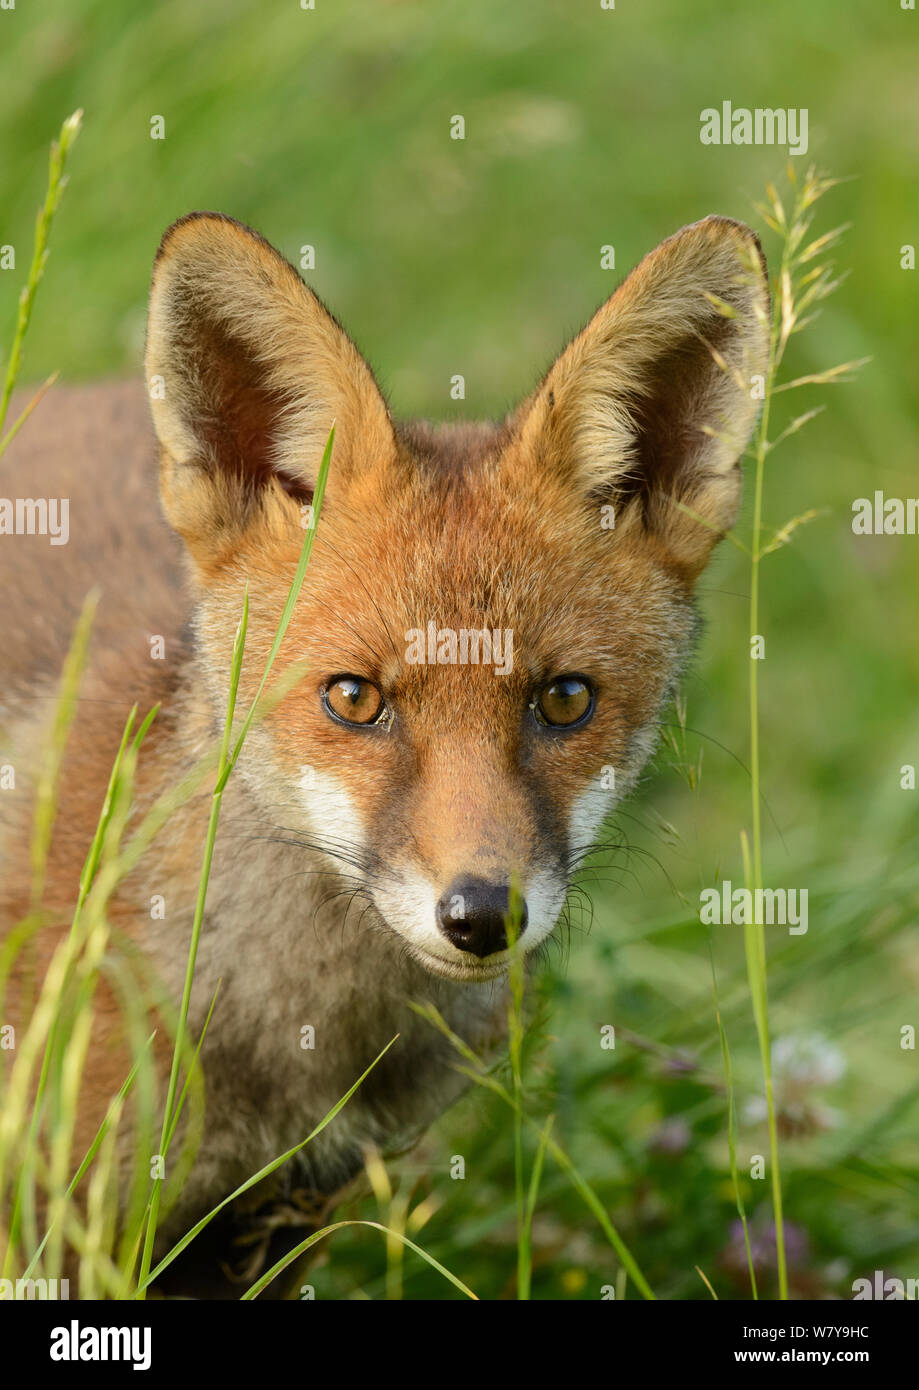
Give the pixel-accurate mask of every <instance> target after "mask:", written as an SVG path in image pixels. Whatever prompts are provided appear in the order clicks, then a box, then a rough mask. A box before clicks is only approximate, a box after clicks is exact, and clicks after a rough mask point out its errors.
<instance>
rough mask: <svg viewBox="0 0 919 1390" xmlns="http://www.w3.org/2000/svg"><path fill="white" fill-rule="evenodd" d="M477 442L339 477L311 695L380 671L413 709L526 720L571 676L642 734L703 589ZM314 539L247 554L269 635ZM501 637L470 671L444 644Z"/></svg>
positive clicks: (275, 541) (297, 625)
mask: <svg viewBox="0 0 919 1390" xmlns="http://www.w3.org/2000/svg"><path fill="white" fill-rule="evenodd" d="M486 429H487V434H486ZM432 434H433V431H432V432H431V433H430V434H429V435H428V440H429V441H430V439H431V435H432ZM469 434H470V431H469V430H468V429H465V428H459V429H455V430H446V429H440V430H438V431H437V437H438V444H439V449H440V457H439V458H437V459H435V458H434V457H432V452H431V446H430V442H429V443H428V452H427V455H426V456H422V457H419V456H418V454H417V453H415V452H414V451H413V456H410V457H406V456H403V457H402V458H401V459H396V460H388V461H386V462H384V463H381V464H380V465H378V466H366V467H364V468H362V469H361V470H360V472H359V476H358V480H357V482H356V483H355V484H354V485H353V486H351V487H348V488H344V487H340V488H336V487H335V483H334V479H333V480H331V481H330V487H329V493H328V496H327V500H326V502H325V503H324V506H323V512H322V521H321V524H320V526H319V527H318V529H317V532H316V537H315V544H314V547H313V551H312V556H311V560H310V565H309V567H308V570H307V573H306V578H305V582H304V585H303V588H302V591H301V594H300V598H299V601H298V603H297V606H296V609H295V611H294V615H293V618H292V621H291V625H290V629H289V632H288V636H287V638H286V640H285V654H287V655H288V656H289V657H291V658H296V659H300V660H302V661H303V662H304V663H305V666H306V668H307V671H308V675H307V685H309V684H312V685H313V686H315V685H316V683H317V680H320V681H321V680H323V679H330V678H332V677H334V676H336V675H343V674H350V675H359V676H363V677H366V678H368V679H372V680H374V681H376V682H377V683H379V684H380V686H381V687H382V688H383V689H384V691H385V692H386V693H387V694H388V695H392V696H393V697H394V698H396V699H398V701H399V703H400V705H401V707H402V708H403V709H404V711H405V712H406V713H409V712H411V713H414V714H415V715H417V716H420V715H424V716H425V718H427V719H429V720H431V719H436V717H437V711H438V709H440V710H441V711H442V713H443V716H444V718H445V720H447V721H448V722H449V721H453V722H454V724H455V727H457V728H459V727H460V723H462V724H466V725H469V726H471V727H476V726H477V725H480V724H481V722H482V719H483V718H484V719H485V720H486V721H488V720H495V719H496V718H498V717H499V716H500V715H501V712H502V711H506V713H507V714H508V715H509V716H513V717H514V718H517V717H518V716H519V711H520V709H521V707H522V705H523V702H524V701H525V699H526V697H527V695H528V694H529V693H530V692H531V691H532V689H533V687H534V686H535V685H537V684H538V683H539V682H541V681H545V680H548V679H549V678H551V677H553V676H557V675H560V674H563V673H566V672H578V673H580V674H582V675H586V676H588V677H589V678H590V679H591V680H592V681H593V682H594V683H595V685H596V687H597V689H598V693H599V694H601V695H602V696H603V700H604V704H606V702H607V700H608V699H609V697H610V696H612V697H613V699H614V702H615V709H616V711H617V714H618V716H619V717H621V719H622V720H623V722H624V723H625V724H627V725H628V724H634V723H638V722H640V721H643V720H644V719H646V718H647V711H648V707H649V706H650V705H652V704H654V703H656V702H658V701H659V700H660V698H661V694H662V691H663V687H664V686H665V685H666V684H667V682H668V681H669V680H670V679H671V678H672V676H673V674H674V666H675V665H676V664H678V659H679V655H680V653H681V651H682V649H683V648H684V646H685V643H686V639H687V636H688V632H689V629H690V627H691V625H692V618H691V616H688V614H689V608H688V602H687V596H686V594H685V593H684V592H683V591H682V590H681V588H680V585H679V584H678V583H677V582H676V580H675V579H674V578H673V576H672V575H671V574H669V573H668V572H667V571H666V569H664V568H662V567H661V566H659V565H657V564H655V562H654V556H653V550H651V549H650V548H649V547H648V546H647V544H631V543H630V542H629V539H628V538H627V537H625V538H623V539H622V540H620V539H619V538H618V537H617V536H616V532H615V529H609V528H606V527H604V526H603V525H602V524H601V508H600V506H599V505H597V506H596V507H594V508H592V507H591V506H590V505H586V504H585V503H584V502H583V501H581V500H579V499H577V498H576V497H572V496H571V494H570V490H566V488H565V487H564V486H563V485H561V484H560V483H559V481H558V480H556V479H555V478H553V477H552V476H551V475H548V476H547V475H545V474H542V475H541V474H540V472H539V469H538V460H535V459H521V458H520V457H519V456H514V457H507V456H504V455H502V454H500V453H499V452H498V451H497V449H496V447H495V441H496V440H499V439H500V432H499V431H498V430H496V429H494V428H488V427H483V428H482V429H481V430H480V431H479V432H478V434H477V437H478V439H479V440H484V439H485V438H488V439H490V440H491V441H492V446H491V447H490V448H487V449H486V448H480V449H479V450H478V452H477V451H476V450H475V449H473V450H471V451H470V454H469V455H467V456H465V457H463V455H462V449H463V444H464V441H465V440H466V439H468V438H469ZM302 536H303V533H302V531H297V530H296V529H295V528H290V530H289V531H288V532H287V533H286V534H285V535H282V536H278V535H275V536H273V537H271V538H265V537H261V538H258V537H253V539H252V546H253V550H252V552H251V553H250V554H248V555H242V556H239V557H238V559H239V560H240V561H241V562H242V563H241V566H240V572H242V571H244V572H245V573H246V574H247V575H248V577H249V582H250V586H252V587H254V588H256V589H259V590H260V591H261V592H260V593H259V603H258V604H256V603H255V602H253V604H252V609H253V615H254V613H255V610H256V608H258V609H259V610H260V611H261V612H262V613H263V614H264V620H265V625H266V627H269V626H270V625H271V624H272V623H273V622H275V621H276V615H277V613H278V611H279V610H280V606H281V605H282V604H283V601H284V598H285V596H286V592H287V586H288V584H289V582H290V577H291V574H292V570H293V567H294V565H295V563H296V559H297V555H298V553H299V547H300V545H301V544H302ZM233 569H234V571H235V570H236V566H234V567H233ZM230 587H231V588H233V587H234V586H233V585H231V586H230ZM231 612H232V606H230V607H228V608H227V617H228V618H229V617H230V615H231ZM224 628H225V631H224V640H225V641H226V640H228V638H229V636H230V630H229V627H228V625H227V624H225V625H224ZM234 629H235V621H234ZM483 629H484V630H485V631H486V632H487V633H488V634H489V646H490V647H491V651H490V653H489V652H488V651H486V652H485V653H483V651H482V647H481V643H480V641H479V640H475V641H470V642H467V644H466V647H465V648H464V649H463V650H464V654H466V653H468V656H467V659H466V660H463V659H462V656H460V657H459V659H456V658H454V659H452V660H451V659H450V657H446V658H445V657H443V656H441V657H440V659H437V657H436V646H437V640H438V635H439V634H441V633H451V634H454V635H459V636H460V637H462V635H463V634H466V636H467V637H468V636H470V635H471V634H480V633H481V632H482V630H483ZM419 641H420V646H421V649H422V650H421V654H420V656H419V654H418V652H417V647H418V644H419ZM413 642H414V645H415V648H416V651H415V654H414V655H412V654H411V645H412V643H413ZM432 644H433V646H432ZM467 714H468V718H467V717H466V716H467ZM456 721H460V722H456Z"/></svg>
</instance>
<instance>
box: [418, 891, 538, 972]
mask: <svg viewBox="0 0 919 1390" xmlns="http://www.w3.org/2000/svg"><path fill="white" fill-rule="evenodd" d="M509 910H510V889H509V888H508V886H507V884H504V883H486V881H485V880H484V879H481V878H461V879H457V880H456V882H455V883H454V884H453V885H452V887H450V888H448V889H447V891H446V893H444V895H443V897H442V898H441V899H440V902H439V903H438V904H437V924H438V926H439V927H440V930H441V931H442V932H443V934H444V936H445V937H446V938H447V940H448V941H450V942H452V943H453V945H454V946H455V947H456V948H457V950H459V951H471V952H472V954H473V955H474V956H478V957H479V959H480V960H481V959H483V958H484V957H485V956H491V955H494V953H495V952H496V951H503V950H504V949H505V948H506V946H507V933H506V931H505V915H506V914H507V912H509ZM517 913H518V916H519V926H518V928H517V934H518V936H522V934H523V931H524V929H525V927H526V924H527V908H526V903H525V902H524V901H523V900H522V899H520V898H518V901H517Z"/></svg>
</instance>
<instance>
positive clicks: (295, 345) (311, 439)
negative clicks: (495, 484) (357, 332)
mask: <svg viewBox="0 0 919 1390" xmlns="http://www.w3.org/2000/svg"><path fill="white" fill-rule="evenodd" d="M145 366H146V375H147V386H148V391H149V394H150V398H151V405H152V409H153V422H154V426H155V429H156V433H157V436H158V438H159V441H160V446H161V460H162V463H161V479H160V485H161V491H162V496H163V503H164V506H165V509H166V513H167V516H168V517H169V519H170V521H171V522H172V524H173V525H174V526H175V528H176V530H177V531H179V533H180V534H181V535H182V536H183V537H184V539H185V541H186V543H187V545H188V547H189V550H190V551H191V553H192V555H193V557H194V558H195V559H197V560H198V561H200V562H202V563H207V562H212V561H215V560H217V559H219V557H220V556H221V555H223V554H225V553H226V552H227V551H228V550H229V549H231V548H232V547H233V545H234V543H235V542H236V540H237V539H238V537H239V535H240V533H241V531H242V530H243V529H244V528H245V527H246V526H247V525H248V524H249V523H250V522H251V521H252V520H253V514H254V513H255V512H256V511H261V513H262V514H263V515H265V513H266V511H267V512H269V513H270V512H271V509H272V508H274V510H275V511H276V512H277V513H278V515H279V516H280V515H281V510H283V511H285V512H287V514H288V516H290V515H291V514H292V513H293V512H294V511H295V510H296V509H297V502H299V501H303V500H309V498H310V496H311V495H312V490H313V487H314V485H315V482H316V475H317V472H318V468H319V462H320V460H321V458H322V453H323V449H324V447H325V444H326V440H327V438H328V433H329V429H330V428H331V426H332V423H333V421H335V422H337V423H336V435H335V438H336V443H335V459H334V463H333V470H334V472H335V473H337V474H338V475H339V476H340V475H341V474H342V473H344V474H345V475H347V473H348V470H349V468H350V466H351V464H352V462H353V458H352V454H353V453H354V451H355V449H356V447H357V441H358V440H359V441H360V449H361V451H362V452H366V453H368V454H370V455H376V456H377V457H379V455H380V453H381V451H386V450H390V449H392V448H393V432H392V426H391V422H390V418H389V412H388V410H387V407H386V403H385V401H384V400H383V397H382V395H381V393H380V391H379V388H378V387H377V385H376V383H375V381H374V379H373V375H372V373H371V371H370V368H369V367H368V365H367V363H366V362H365V361H364V359H363V358H362V357H361V355H360V353H359V352H358V351H357V349H356V348H355V347H354V344H353V343H352V342H351V341H350V339H349V338H348V337H347V335H346V334H345V332H344V330H343V329H342V328H341V327H340V325H339V324H338V323H337V322H336V321H335V319H333V318H332V316H331V315H330V314H329V313H328V311H327V310H326V309H325V307H324V306H323V304H322V303H321V302H320V300H319V299H318V298H317V297H316V295H315V294H313V292H312V291H311V290H309V289H308V288H307V287H306V285H304V283H303V281H302V280H301V279H300V277H299V275H298V274H297V272H296V271H295V270H294V269H293V267H292V266H291V265H289V264H288V262H287V261H285V260H284V259H283V257H282V256H280V255H279V254H278V253H277V252H276V251H275V250H274V249H273V247H271V246H269V244H268V243H267V242H266V241H264V240H263V239H262V238H261V237H260V236H259V235H258V234H257V233H256V232H253V231H251V230H250V229H249V228H248V227H244V226H242V224H241V223H239V222H234V221H233V220H232V219H231V218H228V217H222V216H220V215H219V214H217V213H192V214H191V216H189V217H185V218H183V219H182V220H181V221H179V222H176V223H175V224H174V225H173V226H172V227H171V228H170V229H169V231H168V232H167V233H166V235H165V237H164V238H163V241H162V244H161V246H160V249H159V252H158V253H157V257H156V262H155V264H154V269H153V284H152V288H151V293H150V310H149V316H148V320H147V348H146V363H145ZM291 498H294V499H296V502H295V501H291ZM279 509H281V510H279Z"/></svg>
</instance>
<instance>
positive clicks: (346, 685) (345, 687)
mask: <svg viewBox="0 0 919 1390" xmlns="http://www.w3.org/2000/svg"><path fill="white" fill-rule="evenodd" d="M361 685H362V682H361V681H339V682H338V688H339V690H340V691H341V693H342V694H343V695H344V697H345V699H346V700H350V701H351V704H352V705H356V704H357V702H358V700H359V699H360V698H361Z"/></svg>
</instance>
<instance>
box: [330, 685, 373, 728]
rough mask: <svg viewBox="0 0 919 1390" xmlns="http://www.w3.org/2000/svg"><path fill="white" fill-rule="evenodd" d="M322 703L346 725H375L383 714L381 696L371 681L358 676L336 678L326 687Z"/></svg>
mask: <svg viewBox="0 0 919 1390" xmlns="http://www.w3.org/2000/svg"><path fill="white" fill-rule="evenodd" d="M323 703H324V705H325V707H326V709H327V710H328V711H329V713H330V714H332V715H334V716H335V718H336V719H341V720H344V722H345V723H346V724H375V723H376V721H377V719H379V717H380V715H381V714H382V713H383V709H384V705H383V696H382V695H381V694H380V692H379V690H378V689H377V688H376V686H375V685H374V684H373V682H372V681H365V680H363V679H362V678H361V677H360V676H336V677H335V679H334V680H333V681H329V684H328V686H327V687H326V692H325V695H324V696H323Z"/></svg>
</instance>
